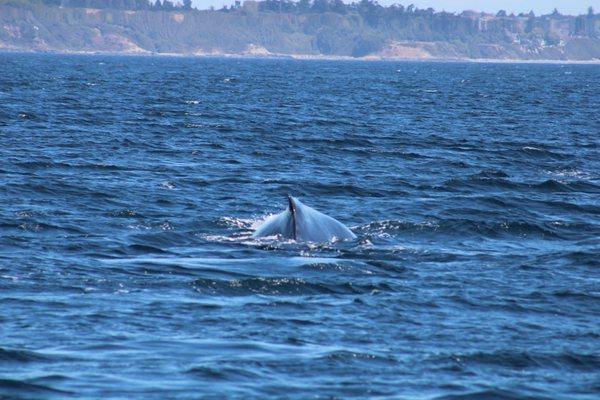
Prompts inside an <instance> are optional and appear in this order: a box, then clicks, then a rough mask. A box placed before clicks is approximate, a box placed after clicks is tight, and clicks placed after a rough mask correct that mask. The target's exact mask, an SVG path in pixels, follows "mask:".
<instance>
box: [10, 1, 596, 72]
mask: <svg viewBox="0 0 600 400" xmlns="http://www.w3.org/2000/svg"><path fill="white" fill-rule="evenodd" d="M236 3H237V5H235V6H232V7H230V8H224V9H222V10H210V11H209V10H205V11H199V10H194V9H192V8H191V7H190V4H189V2H185V6H180V7H176V6H174V5H173V3H170V2H165V3H164V4H158V5H155V4H152V5H150V3H148V2H147V1H146V0H112V1H98V0H72V1H64V0H63V1H61V0H45V1H44V0H0V50H5V51H6V50H8V51H43V52H112V53H128V54H129V53H140V54H145V53H148V54H153V53H154V54H156V53H168V54H189V55H191V54H195V55H227V54H236V55H252V56H273V55H278V56H286V55H289V56H292V55H293V56H296V57H355V58H364V57H367V58H401V59H466V58H468V59H481V58H484V59H490V58H491V59H524V60H536V59H553V60H600V14H594V13H593V11H592V10H590V12H589V13H588V14H586V15H581V16H565V15H561V14H559V13H558V12H555V13H553V14H552V15H544V16H534V15H533V14H532V13H530V14H521V15H518V16H514V15H506V13H504V12H502V11H501V12H499V13H498V14H497V15H491V14H483V13H478V12H472V11H471V12H463V13H461V14H451V13H445V12H434V10H432V9H428V10H418V9H415V8H414V7H412V6H409V7H406V8H405V7H402V6H391V7H381V6H379V5H378V4H377V3H373V2H371V1H367V0H363V1H361V2H360V3H355V4H352V5H345V4H344V3H342V2H341V1H339V0H333V1H327V0H316V1H315V2H312V3H310V2H308V1H307V0H302V1H300V2H299V3H292V2H289V1H281V2H280V1H273V0H269V1H265V2H254V1H246V2H244V3H243V4H240V3H239V2H236Z"/></svg>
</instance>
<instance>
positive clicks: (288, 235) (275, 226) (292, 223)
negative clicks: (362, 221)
mask: <svg viewBox="0 0 600 400" xmlns="http://www.w3.org/2000/svg"><path fill="white" fill-rule="evenodd" d="M275 235H280V236H281V237H283V238H285V239H292V240H298V241H303V242H329V241H331V240H333V239H334V238H337V239H355V238H356V235H354V233H352V231H350V229H348V228H347V227H346V226H344V224H342V223H341V222H339V221H337V220H336V219H334V218H331V217H330V216H328V215H325V214H323V213H321V212H319V211H317V210H315V209H314V208H311V207H308V206H306V205H304V204H302V203H301V202H300V200H298V199H296V198H294V197H291V196H289V197H288V207H287V209H286V210H285V211H283V212H281V213H279V214H276V215H273V216H272V217H269V218H268V219H267V220H266V221H265V222H264V223H263V224H262V225H261V226H260V227H259V228H258V229H257V230H256V232H254V236H255V237H265V236H275Z"/></svg>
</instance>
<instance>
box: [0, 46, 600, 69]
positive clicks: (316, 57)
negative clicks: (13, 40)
mask: <svg viewBox="0 0 600 400" xmlns="http://www.w3.org/2000/svg"><path fill="white" fill-rule="evenodd" d="M0 54H37V55H42V54H47V55H65V56H69V55H72V56H77V55H81V56H115V57H116V56H126V57H181V58H225V59H226V58H231V59H260V60H295V61H356V62H448V63H452V62H455V63H475V64H478V63H481V64H581V65H600V59H594V60H558V59H502V58H435V57H428V58H395V57H381V56H365V57H351V56H329V55H321V54H265V55H261V54H243V53H202V54H198V53H155V52H118V51H117V52H115V51H58V50H57V51H54V50H53V51H36V50H22V49H7V48H0Z"/></svg>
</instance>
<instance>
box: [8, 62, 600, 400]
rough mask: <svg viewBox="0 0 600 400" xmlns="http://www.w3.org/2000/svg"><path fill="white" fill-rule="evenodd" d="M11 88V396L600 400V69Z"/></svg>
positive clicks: (428, 68)
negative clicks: (314, 228) (295, 208)
mask: <svg viewBox="0 0 600 400" xmlns="http://www.w3.org/2000/svg"><path fill="white" fill-rule="evenodd" d="M0 71H1V72H2V73H0V183H1V191H0V307H1V308H0V310H1V312H0V397H6V398H20V397H22V398H44V399H50V398H56V399H62V398H69V397H81V398H156V399H163V398H177V399H191V398H203V397H214V398H223V397H228V398H267V397H275V398H297V399H305V398H350V397H357V398H364V397H369V396H373V397H381V398H389V397H396V398H418V399H421V398H443V399H452V398H460V399H466V398H510V399H517V398H563V399H595V398H598V397H597V396H598V394H599V393H600V373H599V371H600V350H599V349H600V323H599V320H600V275H599V267H600V257H599V254H600V153H599V148H600V139H599V134H600V112H599V110H600V95H599V93H600V66H595V65H527V64H520V65H501V64H461V63H408V62H406V63H392V62H386V63H375V62H372V63H359V62H357V63H353V62H316V61H313V62H301V61H291V60H234V59H191V58H151V57H147V58H144V57H138V58H136V57H130V58H128V57H104V56H94V57H91V56H90V57H83V56H81V57H78V56H50V55H46V56H34V55H18V54H13V55H9V54H0ZM287 194H292V195H296V196H298V197H299V198H300V199H301V200H302V201H303V202H304V203H305V204H307V205H309V206H311V207H314V208H316V209H318V210H320V211H322V212H324V213H326V214H329V215H331V216H333V217H335V218H337V219H339V220H340V221H342V222H344V223H345V224H347V225H348V226H349V227H350V228H351V229H352V230H353V232H354V233H355V234H356V235H357V236H358V238H357V240H355V241H350V242H338V243H333V244H310V243H308V244H307V243H294V242H292V241H287V242H286V241H277V240H273V239H263V240H255V239H253V238H252V237H251V234H252V232H253V229H255V228H256V226H257V225H258V224H259V223H260V221H262V220H263V219H264V218H265V217H266V216H268V215H269V214H272V213H275V212H279V211H281V210H282V209H283V208H284V207H285V205H286V197H285V196H286V195H287Z"/></svg>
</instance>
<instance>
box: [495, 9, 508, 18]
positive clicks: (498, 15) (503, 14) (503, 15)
mask: <svg viewBox="0 0 600 400" xmlns="http://www.w3.org/2000/svg"><path fill="white" fill-rule="evenodd" d="M496 17H502V18H506V11H504V10H500V11H498V13H497V14H496Z"/></svg>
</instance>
